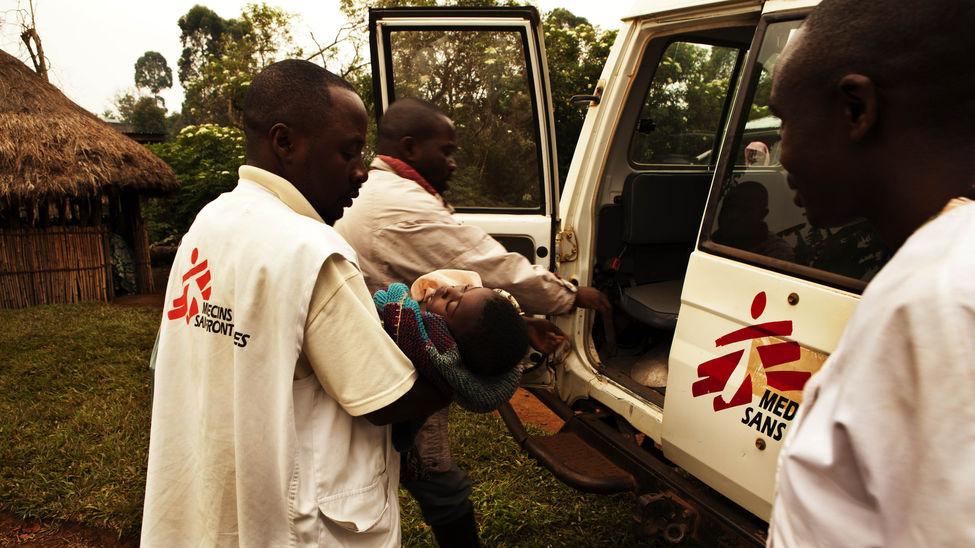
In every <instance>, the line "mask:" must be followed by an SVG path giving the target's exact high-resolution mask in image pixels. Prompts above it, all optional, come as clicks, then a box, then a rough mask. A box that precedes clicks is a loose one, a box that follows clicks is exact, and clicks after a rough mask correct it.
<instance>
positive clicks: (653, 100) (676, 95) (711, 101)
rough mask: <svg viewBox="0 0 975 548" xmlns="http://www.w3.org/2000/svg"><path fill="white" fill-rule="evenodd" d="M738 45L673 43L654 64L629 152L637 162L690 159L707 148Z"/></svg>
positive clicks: (693, 158)
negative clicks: (646, 126)
mask: <svg viewBox="0 0 975 548" xmlns="http://www.w3.org/2000/svg"><path fill="white" fill-rule="evenodd" d="M737 55H738V50H737V49H734V48H727V47H719V46H705V45H699V44H692V43H688V42H674V43H673V44H671V45H670V46H669V47H668V48H667V51H666V52H664V56H663V58H662V59H661V61H660V64H659V65H658V66H657V70H656V73H655V74H654V76H653V82H652V83H651V85H650V90H649V92H648V94H647V98H646V101H645V103H644V107H643V111H642V113H641V118H642V119H644V120H648V121H650V122H652V124H653V130H652V131H650V132H648V133H638V134H637V135H636V136H635V138H634V140H633V148H632V149H631V152H630V157H631V158H633V159H634V160H636V161H638V162H641V163H648V164H651V163H666V164H690V163H696V162H698V160H696V157H697V156H698V155H701V154H703V153H706V152H708V151H709V150H710V147H711V146H712V144H713V143H714V137H715V135H716V134H717V133H718V131H720V129H721V128H720V127H718V124H719V122H720V119H721V112H722V110H723V108H724V104H725V98H726V97H727V92H728V87H729V85H730V78H731V76H732V73H733V72H734V67H735V60H736V59H737Z"/></svg>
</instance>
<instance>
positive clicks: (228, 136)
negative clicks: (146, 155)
mask: <svg viewBox="0 0 975 548" xmlns="http://www.w3.org/2000/svg"><path fill="white" fill-rule="evenodd" d="M149 149H150V150H152V151H153V152H154V153H156V155H158V156H159V157H160V158H162V159H163V161H165V162H166V163H167V164H169V165H170V167H172V168H173V171H175V172H176V175H177V177H179V182H180V188H179V190H177V191H176V192H175V193H174V194H172V195H170V196H166V197H163V198H152V199H150V200H149V201H148V203H147V204H146V208H145V211H144V212H143V215H144V216H145V218H146V225H147V229H148V232H149V241H150V242H154V243H157V242H164V241H165V242H169V243H177V242H178V241H179V238H181V237H182V235H183V234H185V233H186V231H187V230H188V229H189V227H190V224H192V223H193V219H195V218H196V214H197V213H199V211H200V209H202V208H203V206H205V205H206V204H208V203H209V202H211V201H212V200H213V199H214V198H216V197H217V196H219V195H220V194H222V193H224V192H229V191H230V190H232V189H233V188H234V186H235V185H236V184H237V168H238V167H239V166H240V165H241V164H243V163H244V135H243V132H241V131H240V130H239V129H237V128H233V127H225V126H218V125H214V124H203V125H199V126H192V125H191V126H186V127H184V128H183V129H182V130H180V132H179V134H177V135H176V137H175V138H174V139H173V140H171V141H167V142H165V143H159V144H155V145H149Z"/></svg>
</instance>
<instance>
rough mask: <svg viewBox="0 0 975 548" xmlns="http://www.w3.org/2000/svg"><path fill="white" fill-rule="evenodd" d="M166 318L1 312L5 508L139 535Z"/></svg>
mask: <svg viewBox="0 0 975 548" xmlns="http://www.w3.org/2000/svg"><path fill="white" fill-rule="evenodd" d="M159 318H160V312H159V311H158V310H152V309H142V308H121V307H113V306H109V305H103V304H81V305H56V306H41V307H34V308H29V309H25V310H0V325H2V326H3V328H2V329H0V417H3V420H2V423H0V508H2V509H3V510H6V511H8V512H11V513H12V514H14V515H17V516H20V517H22V518H31V519H44V520H50V519H54V520H61V521H76V522H79V523H83V524H86V525H92V526H96V527H104V528H109V529H112V530H114V531H117V532H118V533H119V534H131V533H133V532H136V531H138V527H139V523H140V521H141V517H142V496H143V491H144V489H145V473H146V462H145V461H146V452H147V449H148V446H149V429H148V425H149V415H150V408H149V378H150V376H149V370H148V368H147V364H148V361H149V353H150V352H151V351H152V344H153V340H154V338H155V333H156V327H157V326H158V324H159Z"/></svg>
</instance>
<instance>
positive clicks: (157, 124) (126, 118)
mask: <svg viewBox="0 0 975 548" xmlns="http://www.w3.org/2000/svg"><path fill="white" fill-rule="evenodd" d="M115 109H116V111H117V117H118V119H119V120H121V121H123V122H125V123H127V124H131V125H132V129H134V130H135V131H136V132H138V133H166V130H167V123H166V108H165V107H163V106H162V105H161V104H160V98H158V97H154V96H145V95H143V96H137V95H133V94H131V93H123V94H121V95H119V96H118V97H116V98H115ZM107 114H109V115H110V116H113V117H114V116H116V115H115V114H112V113H111V112H109V113H107Z"/></svg>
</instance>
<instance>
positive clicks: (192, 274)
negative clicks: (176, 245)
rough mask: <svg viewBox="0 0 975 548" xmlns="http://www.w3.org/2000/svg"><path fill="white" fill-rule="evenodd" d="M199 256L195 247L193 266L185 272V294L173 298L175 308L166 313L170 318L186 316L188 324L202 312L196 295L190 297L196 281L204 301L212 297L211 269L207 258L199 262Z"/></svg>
mask: <svg viewBox="0 0 975 548" xmlns="http://www.w3.org/2000/svg"><path fill="white" fill-rule="evenodd" d="M199 258H200V250H199V249H196V248H193V253H192V254H191V255H190V263H191V264H192V265H193V266H191V267H190V269H189V270H187V271H186V274H183V295H182V296H180V297H178V298H176V299H173V308H172V309H171V310H169V312H167V313H166V316H167V317H168V318H169V319H170V320H178V319H180V318H185V319H186V323H187V324H188V323H190V319H191V318H193V317H194V316H196V315H197V314H198V313H199V312H200V305H199V303H198V302H197V300H196V297H192V298H190V297H189V292H190V286H191V285H193V284H194V283H195V284H196V287H197V289H198V290H199V292H200V296H201V297H203V300H204V301H205V300H207V299H209V298H210V290H211V287H210V269H209V267H208V266H207V260H206V259H203V260H202V261H200V262H199V263H197V261H198V260H199Z"/></svg>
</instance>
